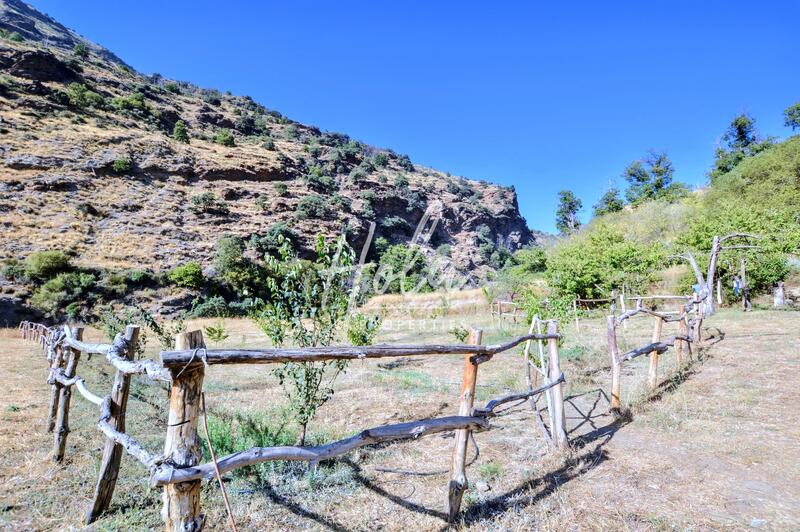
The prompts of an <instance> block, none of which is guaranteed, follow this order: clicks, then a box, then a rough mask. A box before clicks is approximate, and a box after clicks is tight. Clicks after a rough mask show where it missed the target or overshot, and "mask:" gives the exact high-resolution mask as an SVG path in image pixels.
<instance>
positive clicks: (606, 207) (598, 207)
mask: <svg viewBox="0 0 800 532" xmlns="http://www.w3.org/2000/svg"><path fill="white" fill-rule="evenodd" d="M624 207H625V202H624V201H622V198H621V197H620V194H619V189H616V188H610V189H608V190H607V191H606V192H605V193H604V194H603V195H602V196H601V197H600V199H599V200H598V202H597V204H595V206H594V215H595V216H603V215H604V214H609V213H612V212H619V211H621V210H622V209H623V208H624Z"/></svg>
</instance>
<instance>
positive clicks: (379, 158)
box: [372, 152, 389, 166]
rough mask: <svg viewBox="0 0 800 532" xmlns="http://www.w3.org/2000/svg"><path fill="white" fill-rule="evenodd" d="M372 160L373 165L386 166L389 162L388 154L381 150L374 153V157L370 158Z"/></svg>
mask: <svg viewBox="0 0 800 532" xmlns="http://www.w3.org/2000/svg"><path fill="white" fill-rule="evenodd" d="M372 162H373V163H374V164H375V166H386V165H388V164H389V156H388V155H386V154H385V153H383V152H378V153H376V154H375V157H373V158H372Z"/></svg>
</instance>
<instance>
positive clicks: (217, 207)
mask: <svg viewBox="0 0 800 532" xmlns="http://www.w3.org/2000/svg"><path fill="white" fill-rule="evenodd" d="M189 210H190V211H192V212H193V213H195V214H197V215H201V214H217V215H221V216H224V215H226V214H228V213H229V212H230V210H229V209H228V205H227V204H225V203H224V202H221V201H219V200H217V198H216V196H214V194H213V193H212V192H203V193H202V194H198V195H197V196H193V197H192V199H191V205H189Z"/></svg>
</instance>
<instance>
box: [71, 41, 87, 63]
mask: <svg viewBox="0 0 800 532" xmlns="http://www.w3.org/2000/svg"><path fill="white" fill-rule="evenodd" d="M72 55H74V56H75V57H80V58H81V59H86V58H87V57H89V49H88V48H87V47H86V45H85V44H83V43H82V42H79V43H78V44H76V45H75V46H74V47H73V48H72Z"/></svg>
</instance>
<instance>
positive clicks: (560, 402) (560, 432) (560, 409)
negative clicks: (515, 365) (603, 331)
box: [547, 320, 569, 449]
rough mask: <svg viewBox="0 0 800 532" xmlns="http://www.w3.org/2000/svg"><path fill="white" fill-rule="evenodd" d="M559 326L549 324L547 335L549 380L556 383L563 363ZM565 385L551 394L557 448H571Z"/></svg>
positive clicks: (554, 441) (554, 440) (552, 428)
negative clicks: (559, 349)
mask: <svg viewBox="0 0 800 532" xmlns="http://www.w3.org/2000/svg"><path fill="white" fill-rule="evenodd" d="M557 333H558V324H557V323H556V322H555V321H552V320H551V321H549V322H547V335H548V336H550V338H549V339H548V340H547V347H548V355H549V361H548V362H549V363H548V364H547V369H548V372H549V375H548V380H549V381H551V382H552V381H555V380H557V379H558V378H559V376H560V375H561V361H560V360H559V357H558V339H557V337H558V334H557ZM563 386H564V385H563V383H562V384H559V385H558V386H554V387H553V388H552V389H551V390H550V393H551V394H552V397H553V426H552V427H551V430H552V432H553V443H554V444H555V447H556V448H561V449H563V448H566V447H569V440H568V439H567V423H566V417H565V413H564V391H563V389H562V387H563Z"/></svg>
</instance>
